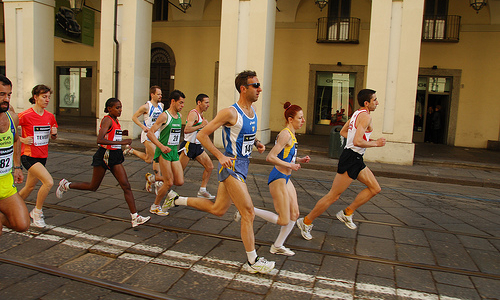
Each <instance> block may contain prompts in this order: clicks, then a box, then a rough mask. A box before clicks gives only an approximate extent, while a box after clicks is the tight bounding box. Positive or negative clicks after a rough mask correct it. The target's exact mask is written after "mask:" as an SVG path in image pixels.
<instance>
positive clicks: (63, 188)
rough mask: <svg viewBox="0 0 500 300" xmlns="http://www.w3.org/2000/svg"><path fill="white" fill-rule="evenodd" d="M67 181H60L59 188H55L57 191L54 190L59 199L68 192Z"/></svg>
mask: <svg viewBox="0 0 500 300" xmlns="http://www.w3.org/2000/svg"><path fill="white" fill-rule="evenodd" d="M69 183H70V182H69V181H67V180H66V179H64V178H63V179H61V181H59V186H58V187H57V190H56V197H57V198H59V199H61V198H62V195H63V194H64V193H65V192H67V191H68V190H69V187H67V185H69Z"/></svg>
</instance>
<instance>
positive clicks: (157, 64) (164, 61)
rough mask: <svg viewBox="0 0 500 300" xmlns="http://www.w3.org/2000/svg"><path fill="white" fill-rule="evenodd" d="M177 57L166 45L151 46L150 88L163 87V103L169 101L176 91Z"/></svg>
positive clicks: (156, 44)
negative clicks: (172, 93)
mask: <svg viewBox="0 0 500 300" xmlns="http://www.w3.org/2000/svg"><path fill="white" fill-rule="evenodd" d="M174 75H175V56H174V52H173V51H172V49H171V48H170V47H169V46H168V45H166V44H164V43H153V44H152V45H151V74H150V76H149V80H150V81H149V83H150V86H153V85H158V86H160V87H161V91H162V94H163V101H166V100H168V95H169V94H170V92H171V91H172V90H173V89H174V78H175V77H174Z"/></svg>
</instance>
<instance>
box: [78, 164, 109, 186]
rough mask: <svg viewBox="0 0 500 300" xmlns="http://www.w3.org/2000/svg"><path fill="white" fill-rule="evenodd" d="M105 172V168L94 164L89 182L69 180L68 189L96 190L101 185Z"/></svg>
mask: <svg viewBox="0 0 500 300" xmlns="http://www.w3.org/2000/svg"><path fill="white" fill-rule="evenodd" d="M105 174H106V169H105V168H104V167H102V166H94V170H93V173H92V179H91V181H90V182H71V183H70V184H69V188H70V189H75V190H86V191H93V192H95V191H97V189H98V188H99V186H100V185H101V182H102V179H103V178H104V175H105Z"/></svg>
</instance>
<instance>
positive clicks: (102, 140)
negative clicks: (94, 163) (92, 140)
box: [97, 118, 132, 145]
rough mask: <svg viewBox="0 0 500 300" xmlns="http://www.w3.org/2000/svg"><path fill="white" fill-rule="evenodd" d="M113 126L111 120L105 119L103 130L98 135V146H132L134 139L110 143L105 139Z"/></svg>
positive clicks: (102, 125)
mask: <svg viewBox="0 0 500 300" xmlns="http://www.w3.org/2000/svg"><path fill="white" fill-rule="evenodd" d="M111 126H113V122H112V121H111V118H103V119H102V122H101V128H100V129H99V134H97V144H100V145H130V144H131V143H132V139H124V140H121V141H110V140H108V139H105V138H104V136H105V135H106V133H107V132H108V130H109V129H110V128H111Z"/></svg>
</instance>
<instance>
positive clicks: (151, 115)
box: [144, 101, 163, 128]
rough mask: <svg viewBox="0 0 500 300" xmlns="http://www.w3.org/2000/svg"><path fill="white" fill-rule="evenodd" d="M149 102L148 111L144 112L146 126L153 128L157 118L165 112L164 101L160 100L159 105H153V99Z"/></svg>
mask: <svg viewBox="0 0 500 300" xmlns="http://www.w3.org/2000/svg"><path fill="white" fill-rule="evenodd" d="M147 104H148V112H147V113H146V114H144V126H146V127H147V128H151V127H152V126H153V124H154V123H155V122H156V119H158V117H159V116H160V115H161V113H162V112H163V103H161V102H159V103H158V106H153V103H151V101H148V102H147Z"/></svg>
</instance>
